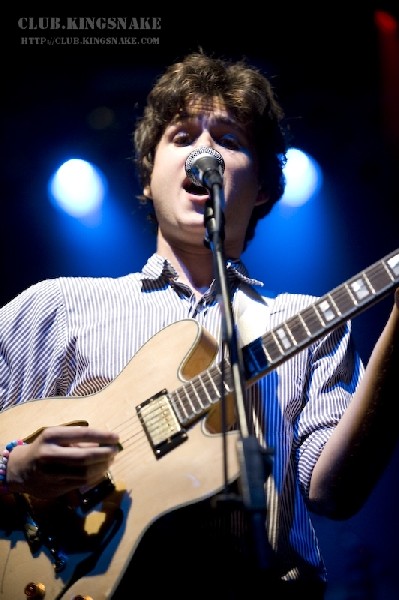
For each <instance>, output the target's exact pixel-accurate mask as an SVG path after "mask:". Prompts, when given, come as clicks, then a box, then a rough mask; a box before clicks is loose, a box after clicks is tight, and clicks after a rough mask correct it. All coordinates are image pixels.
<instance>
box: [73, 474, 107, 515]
mask: <svg viewBox="0 0 399 600" xmlns="http://www.w3.org/2000/svg"><path fill="white" fill-rule="evenodd" d="M114 489H115V484H114V482H113V479H112V477H111V474H110V473H109V472H108V473H107V474H106V475H105V476H104V477H103V479H102V480H101V481H100V483H99V484H98V485H96V486H94V487H91V488H90V489H88V490H86V491H83V490H82V489H81V490H79V491H78V498H79V508H80V509H81V510H82V512H83V513H88V512H89V511H90V510H91V509H92V508H94V506H96V505H97V504H99V503H100V502H101V501H102V500H104V498H106V497H107V496H108V495H109V494H111V492H113V491H114Z"/></svg>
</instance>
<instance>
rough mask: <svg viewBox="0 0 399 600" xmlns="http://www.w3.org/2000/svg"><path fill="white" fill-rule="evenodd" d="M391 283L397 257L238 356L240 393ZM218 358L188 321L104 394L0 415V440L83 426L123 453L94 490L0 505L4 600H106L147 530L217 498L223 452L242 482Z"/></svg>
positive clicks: (47, 401)
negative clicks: (107, 435) (105, 435)
mask: <svg viewBox="0 0 399 600" xmlns="http://www.w3.org/2000/svg"><path fill="white" fill-rule="evenodd" d="M398 284H399V249H398V250H395V251H394V252H392V253H391V254H389V255H388V256H386V257H385V258H383V259H382V260H380V261H378V262H376V263H375V264H373V265H372V266H370V267H369V268H367V269H366V270H364V271H363V272H361V273H359V274H358V275H356V276H355V277H352V278H351V279H349V280H348V281H346V282H345V283H343V284H342V285H340V286H339V287H337V288H335V289H333V290H332V291H331V292H329V293H328V294H326V295H325V296H323V297H321V298H319V299H317V301H316V302H315V303H313V304H311V305H310V306H308V307H306V308H305V309H303V310H301V311H300V312H299V313H298V314H296V315H294V316H291V317H290V318H289V319H288V320H287V321H285V322H283V323H281V324H280V325H278V326H277V327H276V328H274V329H272V330H271V331H268V332H267V333H266V334H265V335H263V336H262V337H260V338H257V339H255V340H254V341H253V342H251V343H250V344H248V345H246V346H244V348H243V359H244V365H245V378H246V383H248V385H249V384H251V383H252V382H254V381H256V380H257V379H259V378H260V377H263V376H264V375H266V374H267V373H268V372H269V371H271V370H272V369H274V368H276V367H277V366H278V365H279V364H280V363H282V362H283V361H285V360H287V359H289V358H290V357H292V356H293V355H294V354H296V353H297V352H299V351H301V350H302V349H304V348H306V347H307V346H309V345H310V344H311V343H313V342H314V341H316V340H317V339H319V338H320V337H322V336H323V335H325V334H326V333H327V332H329V331H331V330H333V329H335V328H336V327H338V326H339V325H340V324H342V323H343V322H344V321H346V320H348V319H350V318H352V317H354V316H356V315H357V314H359V313H360V312H362V311H363V310H365V309H366V308H367V307H369V306H371V305H372V304H374V303H376V302H377V301H379V300H381V299H382V298H383V297H385V296H386V295H387V294H388V293H389V292H390V291H391V290H392V289H393V288H394V287H396V286H397V285H398ZM217 349H218V346H217V343H216V341H215V340H214V338H213V337H212V336H210V334H209V333H208V332H207V331H206V330H205V329H204V328H202V327H201V325H199V324H198V323H197V322H196V321H195V320H192V319H185V320H182V321H178V322H176V323H174V324H172V325H170V326H168V327H166V328H165V329H163V330H161V331H160V332H159V333H157V334H156V335H155V336H154V337H152V338H151V339H150V340H149V341H148V342H147V343H146V344H144V346H143V347H142V348H141V349H140V350H139V352H138V353H137V354H136V355H135V356H134V357H133V359H132V360H131V361H130V362H129V363H128V365H127V366H126V367H125V369H124V370H123V371H122V372H121V373H120V375H119V376H118V377H117V378H116V379H115V380H114V381H112V382H111V383H110V384H109V385H108V386H107V387H105V388H104V389H103V390H101V391H100V392H98V393H95V394H92V395H89V396H85V397H83V398H82V397H79V398H77V397H68V398H60V397H51V398H44V399H36V400H32V401H30V402H28V403H26V404H21V405H17V406H14V407H11V408H9V409H6V410H5V411H3V413H1V414H0V440H4V441H8V440H12V439H16V438H21V437H22V438H24V439H25V441H26V442H27V443H29V442H30V441H32V440H33V439H34V437H35V436H36V435H38V432H39V431H41V430H42V429H43V428H44V427H48V426H52V425H60V424H81V425H90V426H93V427H98V428H104V427H107V428H109V429H110V430H113V431H116V432H118V433H119V434H120V439H121V443H122V446H123V450H122V451H121V452H119V454H118V455H117V457H116V458H115V461H114V463H113V465H112V471H111V472H110V473H108V474H107V476H106V477H104V480H103V481H102V482H101V483H100V484H99V485H98V486H96V487H95V488H92V489H89V490H85V491H82V490H80V491H77V492H76V495H68V497H67V498H64V497H62V498H59V499H57V500H55V501H45V500H39V499H36V498H33V497H30V496H28V495H26V494H4V495H2V496H1V497H0V600H21V599H25V598H35V599H36V598H37V599H38V598H45V600H60V599H63V600H77V599H78V598H79V599H84V598H92V599H94V600H100V599H108V598H110V597H111V596H112V594H113V593H114V592H115V590H116V588H117V586H118V583H119V581H120V579H121V578H122V576H123V574H124V572H125V570H126V568H127V566H128V564H129V562H130V560H131V559H132V557H133V555H134V552H135V550H136V549H137V547H138V545H139V543H140V540H141V539H142V538H143V536H144V535H145V532H146V530H148V528H149V527H150V525H151V524H152V523H154V522H155V521H156V520H157V519H159V518H161V517H162V515H165V514H167V513H168V512H170V511H172V510H175V509H179V508H181V507H183V506H188V505H190V504H193V503H194V502H198V501H200V500H203V499H207V498H210V497H212V496H213V495H214V494H216V493H217V492H219V491H221V490H222V489H223V487H224V484H225V480H224V471H223V465H224V464H225V463H224V450H225V449H226V451H227V456H228V461H227V465H228V469H227V478H228V481H229V482H233V481H235V480H236V479H237V478H238V477H239V461H238V458H237V442H238V432H237V431H230V432H229V433H227V434H226V437H225V447H224V446H223V444H222V443H221V440H222V434H221V427H220V423H221V417H220V410H219V409H220V405H221V402H220V399H221V396H220V390H221V382H222V377H223V378H224V385H225V389H226V393H227V398H228V399H230V401H231V400H232V396H233V386H232V379H231V373H230V372H229V365H228V363H227V362H226V364H225V365H221V364H216V363H215V361H214V359H215V356H216V354H217ZM154 356H156V362H154ZM225 360H226V361H227V359H225ZM222 367H223V368H222ZM116 399H117V400H116ZM230 407H231V411H230V412H232V414H233V416H234V403H233V402H230ZM227 412H228V417H227V418H228V419H230V418H231V417H230V414H229V411H227Z"/></svg>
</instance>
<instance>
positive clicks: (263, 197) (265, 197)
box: [255, 187, 269, 206]
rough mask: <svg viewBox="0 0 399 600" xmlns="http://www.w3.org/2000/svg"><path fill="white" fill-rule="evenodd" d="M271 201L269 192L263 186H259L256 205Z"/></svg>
mask: <svg viewBox="0 0 399 600" xmlns="http://www.w3.org/2000/svg"><path fill="white" fill-rule="evenodd" d="M268 201H269V194H267V193H266V192H265V191H264V190H263V188H261V187H260V188H259V190H258V195H257V196H256V200H255V206H260V205H261V204H265V203H266V202H268Z"/></svg>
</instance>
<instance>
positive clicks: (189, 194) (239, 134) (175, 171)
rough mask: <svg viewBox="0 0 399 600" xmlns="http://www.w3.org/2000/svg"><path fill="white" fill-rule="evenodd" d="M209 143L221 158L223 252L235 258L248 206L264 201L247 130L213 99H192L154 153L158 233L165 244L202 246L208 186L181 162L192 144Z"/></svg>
mask: <svg viewBox="0 0 399 600" xmlns="http://www.w3.org/2000/svg"><path fill="white" fill-rule="evenodd" d="M200 146H209V147H212V148H214V149H215V150H217V151H218V152H220V154H221V155H222V157H223V159H224V162H225V171H224V174H223V193H224V200H225V208H224V215H225V251H226V255H227V256H229V257H238V256H239V255H240V254H241V252H242V246H243V241H244V237H245V232H246V229H247V225H248V221H249V218H250V216H251V213H252V210H253V208H254V206H255V204H257V203H261V202H263V201H265V198H264V197H263V196H262V194H261V193H260V192H259V180H258V164H257V160H256V155H255V152H254V147H253V144H252V141H251V136H250V134H249V133H248V132H247V131H246V130H245V129H244V127H243V126H241V125H240V124H239V123H237V122H236V121H235V120H234V119H233V118H232V116H231V115H230V114H229V113H228V111H226V109H225V108H224V104H223V102H221V101H220V100H219V99H217V98H214V99H211V100H202V101H200V102H198V103H195V104H194V103H191V104H190V105H189V106H188V108H187V111H186V113H185V114H181V115H179V116H177V117H176V119H175V120H174V121H173V122H172V123H170V124H169V126H168V127H167V128H166V130H165V132H164V134H163V136H162V138H161V140H160V142H159V144H158V146H157V149H156V153H155V160H154V169H153V172H152V176H151V183H150V186H149V187H148V188H146V190H145V193H146V194H147V195H148V196H149V197H151V198H152V200H153V202H154V209H155V212H156V215H157V220H158V226H159V234H158V235H159V236H162V238H163V239H165V240H167V242H168V243H169V244H173V245H176V244H180V245H182V244H183V245H189V246H191V247H193V246H196V247H198V248H201V249H202V250H203V249H204V243H203V241H204V232H205V229H204V208H205V203H206V201H207V200H208V199H209V191H208V190H206V189H205V188H198V187H196V186H194V185H193V184H192V183H191V181H190V179H189V178H188V177H187V174H186V170H185V162H186V159H187V156H188V155H189V154H190V152H192V151H193V150H194V149H195V148H198V147H200Z"/></svg>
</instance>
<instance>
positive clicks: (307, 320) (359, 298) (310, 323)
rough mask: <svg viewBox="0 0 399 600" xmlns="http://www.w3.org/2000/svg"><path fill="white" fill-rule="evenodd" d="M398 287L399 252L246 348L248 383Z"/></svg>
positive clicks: (244, 351)
mask: <svg viewBox="0 0 399 600" xmlns="http://www.w3.org/2000/svg"><path fill="white" fill-rule="evenodd" d="M397 285H399V250H395V251H394V252H391V254H388V255H387V256H386V257H385V258H383V259H382V260H379V261H377V262H376V263H374V264H373V265H371V266H370V267H368V268H367V269H365V270H364V271H362V272H361V273H359V274H358V275H355V276H354V277H352V278H351V279H349V280H348V281H346V282H345V283H343V284H342V285H340V286H338V287H336V288H335V289H333V290H332V291H330V292H329V293H328V294H325V295H324V296H322V297H321V298H319V299H318V300H317V301H316V302H315V303H313V304H311V305H309V306H307V307H306V308H305V309H304V310H302V311H300V312H299V313H297V314H296V315H294V316H292V317H290V318H289V319H288V320H287V321H285V322H284V323H281V324H280V325H278V326H277V327H276V328H274V329H272V330H271V331H269V332H268V333H266V334H265V335H263V336H262V337H260V338H258V339H256V340H254V341H253V342H251V343H250V344H248V345H247V346H245V347H244V348H243V357H244V366H245V370H246V377H247V380H248V381H256V380H257V379H259V378H260V377H261V376H264V375H265V374H266V373H268V372H269V371H270V370H272V369H274V368H275V367H277V366H278V365H279V364H281V363H282V362H284V361H285V360H287V359H288V358H291V357H292V356H293V355H294V354H296V353H297V352H299V351H300V350H303V349H304V348H306V347H307V346H309V345H310V344H312V343H313V342H315V341H316V340H317V339H319V338H321V337H322V336H324V335H326V333H328V332H329V331H332V330H333V329H336V328H337V327H338V326H340V325H341V324H343V323H344V322H345V321H347V320H348V319H352V318H353V317H355V316H357V315H358V314H360V313H361V312H363V311H364V310H366V308H368V307H370V306H371V305H373V304H376V303H377V302H379V301H380V300H382V298H384V297H385V296H387V294H388V293H389V292H390V291H391V290H392V289H393V288H394V287H396V286H397Z"/></svg>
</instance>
